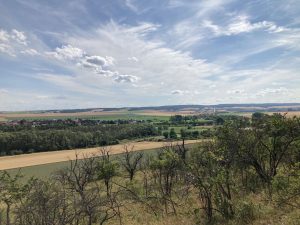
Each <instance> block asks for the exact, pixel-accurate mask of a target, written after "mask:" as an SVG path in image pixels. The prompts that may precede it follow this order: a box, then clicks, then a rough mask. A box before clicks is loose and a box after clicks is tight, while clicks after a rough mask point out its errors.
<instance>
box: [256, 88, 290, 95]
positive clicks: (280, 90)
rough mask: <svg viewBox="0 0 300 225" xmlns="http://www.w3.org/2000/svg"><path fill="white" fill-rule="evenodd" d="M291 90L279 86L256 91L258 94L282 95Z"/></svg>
mask: <svg viewBox="0 0 300 225" xmlns="http://www.w3.org/2000/svg"><path fill="white" fill-rule="evenodd" d="M289 92H290V91H289V90H288V89H287V88H285V87H279V88H264V89H262V90H260V91H258V92H257V93H256V95H257V96H266V95H282V94H287V93H289Z"/></svg>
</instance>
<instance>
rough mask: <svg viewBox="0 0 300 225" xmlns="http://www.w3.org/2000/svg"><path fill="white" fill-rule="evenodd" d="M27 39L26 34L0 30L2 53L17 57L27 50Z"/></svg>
mask: <svg viewBox="0 0 300 225" xmlns="http://www.w3.org/2000/svg"><path fill="white" fill-rule="evenodd" d="M27 44H28V43H27V37H26V36H25V33H24V32H21V31H18V30H16V29H13V30H12V31H11V32H9V31H6V30H2V29H0V53H1V52H2V53H6V54H8V55H10V56H16V55H17V54H18V53H19V52H20V51H23V50H26V49H27V47H26V46H27Z"/></svg>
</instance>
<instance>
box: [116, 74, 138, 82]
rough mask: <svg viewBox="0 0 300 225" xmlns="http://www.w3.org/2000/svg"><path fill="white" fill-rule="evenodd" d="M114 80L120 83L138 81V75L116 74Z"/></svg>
mask: <svg viewBox="0 0 300 225" xmlns="http://www.w3.org/2000/svg"><path fill="white" fill-rule="evenodd" d="M114 81H116V82H119V83H135V82H137V81H138V77H137V76H133V75H121V74H115V75H114Z"/></svg>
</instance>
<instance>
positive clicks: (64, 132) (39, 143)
mask: <svg viewBox="0 0 300 225" xmlns="http://www.w3.org/2000/svg"><path fill="white" fill-rule="evenodd" d="M17 129H18V130H17V131H2V132H1V131H0V154H1V155H10V154H20V153H31V152H41V151H55V150H63V149H74V148H86V147H91V146H104V145H111V144H116V143H118V142H119V140H124V139H134V138H135V139H136V138H142V137H148V136H155V135H157V129H156V128H155V127H154V126H153V125H151V124H100V125H86V126H72V125H65V126H62V127H61V128H59V129H58V128H52V129H45V127H35V128H31V129H25V128H24V127H21V128H17Z"/></svg>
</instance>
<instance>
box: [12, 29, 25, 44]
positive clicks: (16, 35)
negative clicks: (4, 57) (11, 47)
mask: <svg viewBox="0 0 300 225" xmlns="http://www.w3.org/2000/svg"><path fill="white" fill-rule="evenodd" d="M10 37H11V38H12V39H14V40H15V41H17V42H19V43H20V44H23V45H27V41H26V40H27V37H26V36H25V34H24V32H21V31H18V30H15V29H13V30H12V32H11V36H10Z"/></svg>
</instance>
